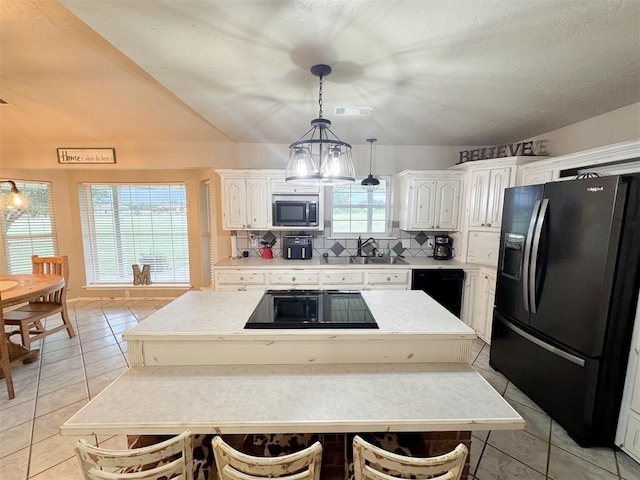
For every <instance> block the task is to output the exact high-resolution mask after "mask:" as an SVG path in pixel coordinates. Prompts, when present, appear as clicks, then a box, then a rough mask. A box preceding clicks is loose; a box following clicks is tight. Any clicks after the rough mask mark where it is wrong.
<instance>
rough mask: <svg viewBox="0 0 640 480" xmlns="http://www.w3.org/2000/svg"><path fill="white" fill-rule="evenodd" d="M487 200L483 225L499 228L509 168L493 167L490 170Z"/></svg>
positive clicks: (509, 175) (508, 184) (509, 173)
mask: <svg viewBox="0 0 640 480" xmlns="http://www.w3.org/2000/svg"><path fill="white" fill-rule="evenodd" d="M490 176H491V179H490V182H489V195H488V196H489V200H488V203H487V216H486V222H485V225H484V226H485V227H497V228H500V225H501V223H502V206H503V204H504V189H505V188H507V187H509V186H510V184H511V168H494V169H492V170H491V171H490Z"/></svg>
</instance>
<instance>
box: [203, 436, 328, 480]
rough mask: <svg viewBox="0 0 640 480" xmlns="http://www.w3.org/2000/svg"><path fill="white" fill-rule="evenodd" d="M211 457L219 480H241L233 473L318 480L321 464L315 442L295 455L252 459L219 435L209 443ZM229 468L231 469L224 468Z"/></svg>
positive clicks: (256, 476) (317, 444) (295, 479)
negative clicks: (298, 476) (299, 476)
mask: <svg viewBox="0 0 640 480" xmlns="http://www.w3.org/2000/svg"><path fill="white" fill-rule="evenodd" d="M212 446H213V455H214V457H215V462H216V468H217V470H218V476H219V480H240V477H238V476H234V475H235V473H234V472H238V473H239V474H241V475H244V476H245V477H243V478H244V480H249V478H247V477H246V476H248V477H252V480H253V479H256V478H265V477H271V478H272V477H276V478H285V479H287V480H297V474H301V478H304V479H308V480H319V479H320V464H321V461H322V445H321V444H320V442H315V443H314V444H313V445H311V446H310V447H308V448H305V449H304V450H300V451H299V452H296V453H291V454H289V455H283V456H280V457H254V456H252V455H247V454H246V453H242V452H240V451H238V450H236V449H234V448H232V447H231V446H230V445H228V444H227V443H225V442H224V440H222V438H221V437H220V436H215V437H214V438H213V441H212ZM226 466H229V467H230V469H231V470H229V469H227V470H226V471H225V467H226Z"/></svg>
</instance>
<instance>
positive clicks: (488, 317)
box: [472, 268, 496, 343]
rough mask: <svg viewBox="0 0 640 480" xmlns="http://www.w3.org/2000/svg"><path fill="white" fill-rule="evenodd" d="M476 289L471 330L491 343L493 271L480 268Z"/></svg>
mask: <svg viewBox="0 0 640 480" xmlns="http://www.w3.org/2000/svg"><path fill="white" fill-rule="evenodd" d="M477 288H478V290H477V292H476V295H475V297H476V298H475V308H474V312H473V320H472V323H473V324H472V328H473V329H474V330H475V331H476V333H477V334H478V336H479V337H480V338H481V339H482V340H484V341H485V342H487V343H491V327H492V323H493V304H494V300H495V297H496V273H495V271H493V270H491V269H486V268H481V269H480V272H479V274H478V286H477Z"/></svg>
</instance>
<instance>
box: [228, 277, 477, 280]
mask: <svg viewBox="0 0 640 480" xmlns="http://www.w3.org/2000/svg"><path fill="white" fill-rule="evenodd" d="M485 278H486V277H485ZM240 280H244V277H240Z"/></svg>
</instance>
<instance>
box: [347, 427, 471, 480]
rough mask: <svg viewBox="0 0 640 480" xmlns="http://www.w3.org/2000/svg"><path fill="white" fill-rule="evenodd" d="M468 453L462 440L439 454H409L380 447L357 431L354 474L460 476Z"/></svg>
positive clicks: (367, 477)
mask: <svg viewBox="0 0 640 480" xmlns="http://www.w3.org/2000/svg"><path fill="white" fill-rule="evenodd" d="M467 453H468V450H467V447H465V446H464V445H463V444H462V443H461V444H460V445H458V446H457V447H456V448H455V449H454V450H453V451H451V452H449V453H445V454H444V455H438V456H437V457H429V458H418V457H407V456H404V455H398V454H396V453H391V452H388V451H386V450H383V449H382V448H378V447H376V446H375V445H372V444H370V443H368V442H366V441H364V440H363V439H362V438H361V437H359V436H358V435H356V436H355V437H353V470H354V477H355V480H398V479H404V478H429V479H431V480H460V478H461V477H462V470H463V469H464V463H465V461H466V459H467Z"/></svg>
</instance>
